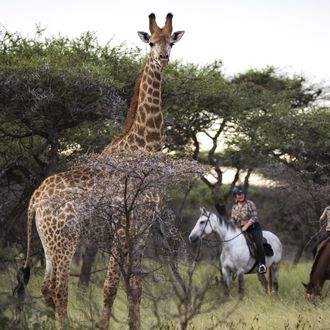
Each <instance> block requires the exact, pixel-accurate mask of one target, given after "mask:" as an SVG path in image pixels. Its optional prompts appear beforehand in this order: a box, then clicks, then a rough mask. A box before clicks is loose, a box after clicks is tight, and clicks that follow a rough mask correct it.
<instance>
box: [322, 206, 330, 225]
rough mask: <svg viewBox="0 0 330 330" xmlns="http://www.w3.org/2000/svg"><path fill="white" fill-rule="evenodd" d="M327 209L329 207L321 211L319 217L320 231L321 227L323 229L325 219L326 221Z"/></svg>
mask: <svg viewBox="0 0 330 330" xmlns="http://www.w3.org/2000/svg"><path fill="white" fill-rule="evenodd" d="M328 208H329V206H327V207H326V208H325V209H324V211H323V213H322V215H321V216H320V228H321V229H322V228H323V227H325V224H326V221H325V220H326V219H327V211H328Z"/></svg>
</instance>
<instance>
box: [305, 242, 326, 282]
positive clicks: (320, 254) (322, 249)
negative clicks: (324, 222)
mask: <svg viewBox="0 0 330 330" xmlns="http://www.w3.org/2000/svg"><path fill="white" fill-rule="evenodd" d="M329 244H330V237H328V238H327V239H325V240H324V241H323V242H322V243H321V245H320V247H319V248H318V250H317V253H316V256H315V258H314V262H313V266H312V270H311V272H310V277H312V276H313V274H314V271H315V269H316V267H317V266H318V263H319V261H320V258H321V256H322V254H323V252H324V250H325V249H326V247H327V246H328V245H329Z"/></svg>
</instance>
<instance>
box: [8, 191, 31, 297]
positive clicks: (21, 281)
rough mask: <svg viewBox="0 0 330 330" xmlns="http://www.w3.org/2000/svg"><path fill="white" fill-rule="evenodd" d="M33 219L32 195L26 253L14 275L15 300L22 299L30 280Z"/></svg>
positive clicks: (28, 217) (28, 216) (28, 215)
mask: <svg viewBox="0 0 330 330" xmlns="http://www.w3.org/2000/svg"><path fill="white" fill-rule="evenodd" d="M34 218H35V207H34V198H33V195H32V197H31V199H30V202H29V207H28V214H27V228H26V234H27V251H26V259H25V264H24V266H23V267H21V268H19V269H18V271H17V274H16V279H17V285H16V287H15V288H14V290H13V296H16V297H17V298H24V293H25V287H26V286H27V284H28V282H29V279H30V262H29V259H30V253H31V236H32V222H33V220H34Z"/></svg>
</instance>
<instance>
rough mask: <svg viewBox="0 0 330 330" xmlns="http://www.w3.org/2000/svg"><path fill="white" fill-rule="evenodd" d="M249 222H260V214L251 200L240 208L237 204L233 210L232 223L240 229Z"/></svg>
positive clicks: (246, 201)
mask: <svg viewBox="0 0 330 330" xmlns="http://www.w3.org/2000/svg"><path fill="white" fill-rule="evenodd" d="M249 220H252V221H253V222H256V221H258V213H257V208H256V206H255V204H254V203H253V202H252V201H250V200H245V201H244V203H243V205H242V206H241V207H240V206H238V204H237V203H236V204H235V205H234V206H233V208H232V209H231V221H233V222H234V223H235V224H236V225H237V226H238V227H243V226H244V225H245V224H246V223H247V222H248V221H249Z"/></svg>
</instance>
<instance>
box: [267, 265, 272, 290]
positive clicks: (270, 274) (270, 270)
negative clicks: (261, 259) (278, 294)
mask: <svg viewBox="0 0 330 330" xmlns="http://www.w3.org/2000/svg"><path fill="white" fill-rule="evenodd" d="M268 286H269V293H270V294H271V293H272V292H273V269H272V266H270V267H269V272H268Z"/></svg>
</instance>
